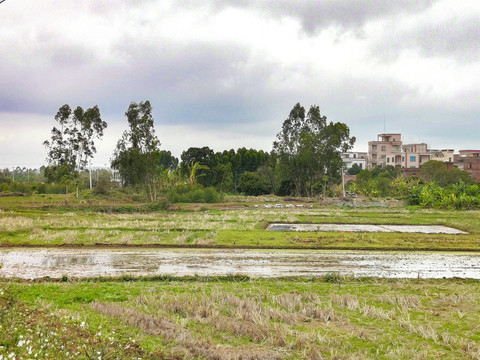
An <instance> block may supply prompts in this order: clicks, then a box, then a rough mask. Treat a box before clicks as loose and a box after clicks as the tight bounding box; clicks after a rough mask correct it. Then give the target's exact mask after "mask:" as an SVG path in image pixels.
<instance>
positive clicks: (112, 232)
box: [0, 195, 480, 251]
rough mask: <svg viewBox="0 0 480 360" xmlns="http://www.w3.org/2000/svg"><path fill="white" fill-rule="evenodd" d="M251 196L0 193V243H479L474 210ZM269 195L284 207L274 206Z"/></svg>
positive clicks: (479, 222) (473, 246) (472, 246)
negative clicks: (277, 226)
mask: <svg viewBox="0 0 480 360" xmlns="http://www.w3.org/2000/svg"><path fill="white" fill-rule="evenodd" d="M256 199H257V200H258V201H257V202H245V200H246V199H245V198H241V197H239V198H234V199H232V198H231V197H230V198H229V200H230V202H228V203H220V204H207V203H205V204H198V205H196V206H195V207H192V206H191V205H189V204H177V205H176V206H175V208H171V209H167V208H169V205H168V203H165V202H157V203H146V204H142V203H137V202H132V201H130V200H128V199H119V200H117V201H115V203H114V202H112V201H111V200H107V199H101V198H100V199H98V198H95V199H76V198H75V197H65V196H60V195H57V196H45V197H41V196H37V197H35V198H34V197H20V198H14V197H5V198H0V246H17V245H19V246H24V245H30V246H33V245H34V246H60V245H74V246H78V245H89V246H93V245H105V246H111V245H117V246H118V245H124V246H129V245H137V246H138V245H140V246H195V247H245V248H251V247H254V248H255V247H257V248H317V249H343V248H344V249H382V250H389V249H390V250H459V251H460V250H480V212H479V211H468V212H465V211H452V210H422V209H419V208H418V207H406V208H405V207H398V208H388V207H374V208H350V207H338V206H337V207H332V206H329V207H327V206H321V205H320V204H315V203H301V204H300V206H301V207H297V206H295V207H293V204H292V207H290V208H286V207H285V206H286V205H287V204H288V202H287V201H288V199H287V200H284V201H283V202H282V199H279V198H274V199H271V198H270V197H263V198H262V197H260V198H256ZM235 200H236V202H235ZM248 200H252V198H250V199H248ZM272 200H273V201H277V202H280V204H282V206H283V207H282V208H275V207H274V206H273V205H272V202H271V201H272ZM267 201H268V202H267ZM273 204H275V203H273ZM297 205H298V204H297ZM255 206H256V207H255ZM266 206H267V207H266ZM269 223H337V224H338V223H353V224H412V225H446V226H450V227H453V228H456V229H460V230H464V231H466V232H468V234H465V235H446V234H414V233H413V234H400V233H356V232H272V231H267V230H266V227H267V225H268V224H269Z"/></svg>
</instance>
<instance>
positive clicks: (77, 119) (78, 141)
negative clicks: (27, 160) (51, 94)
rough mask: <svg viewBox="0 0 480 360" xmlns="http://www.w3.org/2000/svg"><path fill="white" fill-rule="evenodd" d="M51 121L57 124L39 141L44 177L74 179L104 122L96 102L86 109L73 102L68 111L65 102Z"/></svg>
mask: <svg viewBox="0 0 480 360" xmlns="http://www.w3.org/2000/svg"><path fill="white" fill-rule="evenodd" d="M55 121H56V122H58V124H59V128H57V127H53V129H52V131H51V134H52V135H51V138H50V140H45V141H44V142H43V144H44V145H45V147H46V148H47V161H48V164H49V166H48V168H47V169H45V174H46V177H47V179H48V180H49V181H50V182H53V181H59V182H66V181H67V180H68V181H73V180H75V179H77V180H78V175H79V173H80V171H81V170H83V169H84V168H85V167H86V165H87V163H88V160H89V159H91V158H93V155H94V154H95V153H96V152H97V150H96V148H95V139H100V138H102V136H103V131H104V130H105V128H106V127H107V123H106V122H105V121H103V120H102V118H101V116H100V109H99V108H98V106H96V105H95V106H94V107H92V108H89V109H87V110H83V108H82V107H80V106H77V108H76V109H75V110H74V111H72V109H71V108H70V106H69V105H67V104H65V105H63V106H62V107H60V109H59V110H58V112H57V114H56V115H55ZM77 191H78V182H77Z"/></svg>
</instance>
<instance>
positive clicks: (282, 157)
mask: <svg viewBox="0 0 480 360" xmlns="http://www.w3.org/2000/svg"><path fill="white" fill-rule="evenodd" d="M354 143H355V137H350V130H349V128H348V126H347V125H345V124H343V123H338V122H337V123H333V122H329V123H327V118H326V116H322V115H321V114H320V109H319V107H318V106H311V107H310V110H309V111H308V113H305V109H304V108H303V106H301V105H300V104H296V105H295V106H294V107H293V109H292V110H291V111H290V114H289V116H288V118H287V119H286V120H285V121H284V122H283V125H282V131H280V132H279V133H278V134H277V141H275V142H274V143H273V151H274V152H275V153H276V154H277V155H278V157H279V164H278V171H280V173H281V176H280V181H281V182H285V181H286V180H290V181H291V182H292V183H293V191H294V195H296V196H304V195H306V196H312V195H313V193H314V188H313V186H314V185H315V184H316V183H318V182H319V181H322V179H325V177H327V178H328V179H329V180H330V181H336V180H339V179H340V169H341V167H342V166H343V161H342V158H341V153H342V152H346V151H348V150H349V149H351V148H352V147H353V144H354Z"/></svg>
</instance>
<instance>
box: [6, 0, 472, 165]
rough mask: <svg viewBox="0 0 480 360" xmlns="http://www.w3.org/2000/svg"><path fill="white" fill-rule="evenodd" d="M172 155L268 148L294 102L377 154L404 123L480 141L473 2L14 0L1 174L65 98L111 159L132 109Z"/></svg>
mask: <svg viewBox="0 0 480 360" xmlns="http://www.w3.org/2000/svg"><path fill="white" fill-rule="evenodd" d="M143 100H150V102H151V103H152V106H153V110H154V119H155V124H156V133H157V135H158V137H159V139H160V141H161V143H162V146H161V147H162V149H166V150H170V151H172V153H173V154H174V155H176V156H180V154H181V152H182V151H184V150H186V149H188V148H189V147H191V146H200V147H201V146H209V147H211V148H213V149H214V150H215V151H221V150H224V149H231V148H233V149H237V148H239V147H243V146H245V147H247V148H256V149H263V150H266V151H271V149H272V143H273V141H274V139H275V134H276V133H277V132H278V131H280V129H281V126H282V122H283V120H285V119H286V118H287V116H288V113H289V112H290V110H291V109H292V107H293V106H294V105H295V104H296V103H297V102H300V103H301V104H302V105H303V106H304V107H305V108H308V107H310V105H318V106H319V107H320V111H321V113H322V114H323V115H326V116H327V118H328V120H331V121H334V122H337V121H339V122H344V123H346V124H347V125H348V126H349V127H350V131H351V135H353V136H355V137H356V138H357V143H356V145H355V149H356V150H358V151H366V150H367V142H368V141H369V140H375V139H376V134H378V133H381V132H383V131H384V129H385V130H386V131H387V132H401V133H402V134H403V137H404V140H406V141H407V142H427V143H428V144H429V145H430V146H431V147H432V148H454V149H455V150H456V151H458V150H459V149H468V148H474V149H479V148H480V101H479V100H480V1H478V0H471V1H470V0H462V1H458V0H438V1H435V0H431V1H428V0H427V1H418V0H396V1H384V0H362V1H357V0H351V1H341V0H317V1H307V0H304V1H301V0H271V1H266V0H255V1H254V0H236V1H235V0H232V1H223V0H217V1H215V0H210V1H209V0H204V1H198V0H197V1H194V0H190V1H188V0H182V1H174V0H172V1H166V0H165V1H157V0H143V1H136V0H122V1H120V0H75V1H58V0H55V1H54V0H37V1H31V0H6V1H5V2H3V3H2V4H0V167H2V168H3V167H12V166H14V165H19V166H30V167H39V166H41V165H42V164H44V163H45V156H46V151H45V148H44V147H43V145H42V142H43V141H44V140H46V139H48V138H49V137H50V130H51V129H52V127H53V126H54V125H55V122H54V115H55V113H56V112H57V111H58V109H59V107H60V106H62V105H63V104H69V105H70V106H71V107H76V106H78V105H80V106H82V107H83V108H88V107H91V106H94V105H98V106H99V107H100V111H101V114H102V118H103V119H104V120H105V121H106V122H107V123H108V128H107V129H106V131H105V135H104V138H103V139H102V140H101V141H97V149H98V153H97V155H96V156H95V158H94V160H93V163H94V165H97V166H101V165H105V164H109V159H110V158H111V156H112V153H113V150H114V147H115V144H116V142H117V140H118V139H119V137H120V136H121V134H122V132H123V131H124V130H126V129H127V122H126V119H125V117H124V113H125V111H126V109H127V107H128V105H129V103H130V102H132V101H135V102H138V101H143Z"/></svg>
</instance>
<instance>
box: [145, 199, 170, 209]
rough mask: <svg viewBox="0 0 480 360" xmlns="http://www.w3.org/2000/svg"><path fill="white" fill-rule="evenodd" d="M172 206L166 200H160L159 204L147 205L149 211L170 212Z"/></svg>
mask: <svg viewBox="0 0 480 360" xmlns="http://www.w3.org/2000/svg"><path fill="white" fill-rule="evenodd" d="M169 206H170V204H169V202H168V201H167V200H165V199H162V200H159V201H157V202H153V203H149V204H148V205H147V210H148V211H165V210H168V207H169Z"/></svg>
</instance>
